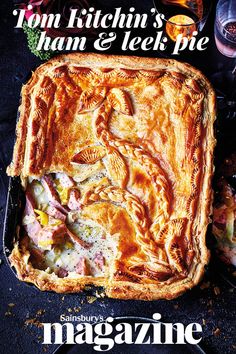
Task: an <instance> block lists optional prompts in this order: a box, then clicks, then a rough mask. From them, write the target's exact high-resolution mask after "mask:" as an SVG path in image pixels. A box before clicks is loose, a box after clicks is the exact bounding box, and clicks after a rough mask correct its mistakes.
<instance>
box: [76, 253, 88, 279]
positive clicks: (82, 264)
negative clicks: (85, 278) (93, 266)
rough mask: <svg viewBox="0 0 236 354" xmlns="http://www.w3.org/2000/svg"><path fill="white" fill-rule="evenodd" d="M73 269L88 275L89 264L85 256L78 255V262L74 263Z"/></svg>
mask: <svg viewBox="0 0 236 354" xmlns="http://www.w3.org/2000/svg"><path fill="white" fill-rule="evenodd" d="M75 271H76V273H77V274H80V275H90V269H89V265H88V263H87V260H86V258H85V257H80V259H79V262H78V263H77V264H76V268H75Z"/></svg>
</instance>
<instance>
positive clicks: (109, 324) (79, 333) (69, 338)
mask: <svg viewBox="0 0 236 354" xmlns="http://www.w3.org/2000/svg"><path fill="white" fill-rule="evenodd" d="M152 317H153V320H158V321H159V320H160V319H161V314H159V313H154V314H153V316H152ZM117 320H118V319H114V318H112V317H108V318H107V319H106V320H105V321H104V322H101V323H94V324H91V323H86V322H85V323H78V324H77V325H74V324H72V323H68V322H67V323H63V324H61V323H43V330H44V336H43V338H44V341H43V344H62V343H63V342H65V343H66V344H89V345H92V346H93V349H94V350H96V351H109V350H111V349H112V348H113V347H114V345H120V344H130V345H136V344H150V345H151V344H177V345H178V344H186V343H189V344H193V345H194V344H198V343H199V342H200V341H201V339H202V337H201V333H202V326H201V325H200V324H199V323H190V324H188V325H187V326H184V324H183V323H163V322H155V321H153V320H152V319H150V322H148V320H147V319H144V320H145V321H142V318H140V319H136V321H135V322H134V323H132V324H131V323H130V321H129V318H126V319H124V318H123V319H120V320H119V321H117Z"/></svg>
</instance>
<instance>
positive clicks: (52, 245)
mask: <svg viewBox="0 0 236 354" xmlns="http://www.w3.org/2000/svg"><path fill="white" fill-rule="evenodd" d="M87 176H88V174H87ZM104 179H106V177H104V173H103V172H99V173H97V174H95V175H93V176H90V177H88V178H86V179H85V180H83V181H81V177H80V178H79V179H76V177H74V178H72V177H70V176H68V175H67V174H65V173H52V174H48V175H44V176H43V177H42V178H40V179H35V178H32V177H28V181H27V188H26V192H25V195H26V205H25V210H24V213H23V220H22V224H23V226H24V229H25V231H26V233H27V235H28V237H29V239H28V248H29V251H30V254H31V256H30V262H31V263H32V265H33V266H34V267H35V268H36V269H40V270H44V271H46V272H47V273H53V272H54V273H55V274H56V275H57V276H58V277H60V278H65V277H73V276H77V275H81V276H92V277H104V276H107V275H108V274H107V271H108V265H111V262H112V261H113V259H114V254H115V242H114V240H113V241H111V238H110V237H109V234H108V233H107V232H106V231H105V229H104V228H103V227H102V226H101V225H99V224H97V223H95V222H94V221H91V220H87V219H85V218H83V217H82V216H81V203H80V199H81V195H82V193H83V189H84V183H85V182H86V184H87V183H89V184H91V183H92V184H100V183H103V180H104ZM76 180H77V181H76Z"/></svg>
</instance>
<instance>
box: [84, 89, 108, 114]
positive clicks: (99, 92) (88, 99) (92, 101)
mask: <svg viewBox="0 0 236 354" xmlns="http://www.w3.org/2000/svg"><path fill="white" fill-rule="evenodd" d="M106 93H107V89H106V88H105V87H96V88H93V89H91V90H88V91H83V92H82V94H81V96H80V103H79V110H78V111H79V113H83V112H89V111H93V110H94V109H96V108H97V107H98V106H100V105H101V104H102V102H103V100H104V99H105V97H106Z"/></svg>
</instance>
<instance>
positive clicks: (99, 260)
mask: <svg viewBox="0 0 236 354" xmlns="http://www.w3.org/2000/svg"><path fill="white" fill-rule="evenodd" d="M93 260H94V263H95V264H96V266H97V267H98V268H99V269H101V270H102V269H103V267H104V265H105V258H104V257H103V254H102V252H101V251H100V252H97V253H96V254H95V256H94V259H93Z"/></svg>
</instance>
